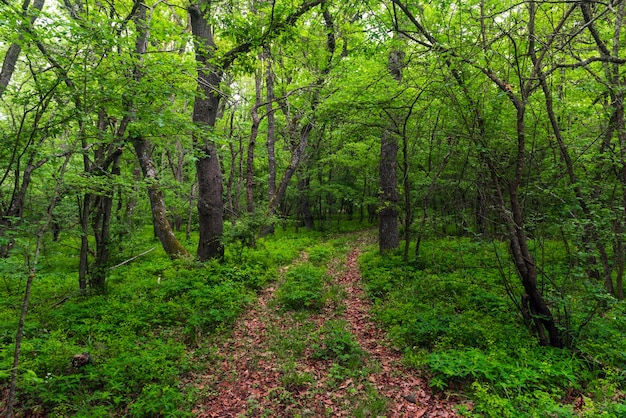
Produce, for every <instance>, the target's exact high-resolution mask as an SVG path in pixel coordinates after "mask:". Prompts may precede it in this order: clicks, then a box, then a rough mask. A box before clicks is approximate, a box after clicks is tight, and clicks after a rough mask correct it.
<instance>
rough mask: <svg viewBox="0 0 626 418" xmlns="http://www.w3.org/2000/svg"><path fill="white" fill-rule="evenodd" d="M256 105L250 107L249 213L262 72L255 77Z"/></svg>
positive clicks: (247, 185) (247, 177)
mask: <svg viewBox="0 0 626 418" xmlns="http://www.w3.org/2000/svg"><path fill="white" fill-rule="evenodd" d="M254 92H255V94H254V105H253V106H252V109H250V116H251V117H252V128H251V130H250V141H249V142H248V159H247V160H246V202H247V209H248V213H254V148H255V146H256V139H257V137H258V135H259V124H260V123H261V118H260V117H259V108H260V107H261V74H259V73H257V74H256V75H255V77H254Z"/></svg>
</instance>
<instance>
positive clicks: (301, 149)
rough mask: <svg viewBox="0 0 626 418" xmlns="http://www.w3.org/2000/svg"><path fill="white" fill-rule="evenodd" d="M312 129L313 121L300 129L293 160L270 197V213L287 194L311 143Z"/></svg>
mask: <svg viewBox="0 0 626 418" xmlns="http://www.w3.org/2000/svg"><path fill="white" fill-rule="evenodd" d="M312 130H313V124H312V123H307V124H306V125H304V126H303V127H302V129H301V130H300V135H299V141H298V142H297V144H296V146H295V147H294V148H293V149H292V152H291V162H290V163H289V166H288V167H287V169H286V170H285V172H284V173H283V176H282V178H281V180H280V184H279V185H278V189H277V190H276V193H275V194H274V195H273V196H272V197H271V198H270V201H269V203H268V208H267V212H268V213H275V212H276V209H277V208H278V205H279V204H280V202H281V200H282V199H283V197H284V196H285V193H286V192H287V186H288V185H289V182H290V181H291V178H292V177H293V175H294V173H295V172H296V170H297V169H298V167H299V166H300V162H301V161H302V159H303V158H304V154H305V151H306V147H307V144H308V143H309V135H310V134H311V131H312Z"/></svg>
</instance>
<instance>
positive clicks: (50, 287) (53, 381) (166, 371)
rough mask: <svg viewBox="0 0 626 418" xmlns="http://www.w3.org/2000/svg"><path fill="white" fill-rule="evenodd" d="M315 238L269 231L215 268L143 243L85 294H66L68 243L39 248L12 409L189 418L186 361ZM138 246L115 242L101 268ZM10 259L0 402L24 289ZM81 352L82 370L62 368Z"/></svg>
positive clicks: (1, 303)
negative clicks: (99, 287)
mask: <svg viewBox="0 0 626 418" xmlns="http://www.w3.org/2000/svg"><path fill="white" fill-rule="evenodd" d="M143 239H144V240H145V239H146V237H145V236H143ZM319 239H320V237H319V236H315V234H309V235H306V234H298V235H296V234H294V233H292V232H291V233H290V232H284V231H282V230H277V232H276V235H275V236H272V237H268V238H265V239H258V240H256V242H255V247H254V248H251V247H247V246H246V247H244V248H237V247H234V249H233V251H232V252H231V251H230V250H228V251H227V254H226V259H225V261H224V262H207V263H203V264H201V263H198V262H195V261H192V260H178V261H172V260H170V259H169V258H167V257H166V256H165V254H164V253H163V252H162V250H161V249H160V247H158V242H152V245H154V246H155V247H157V249H156V250H155V251H153V252H150V253H148V254H146V255H144V256H142V257H139V258H137V259H136V260H133V261H132V262H130V263H128V264H125V265H123V266H120V267H117V268H115V269H113V270H111V271H110V273H109V275H108V278H107V292H106V294H103V295H96V294H94V295H87V296H80V294H79V293H78V292H77V275H76V268H77V263H78V258H77V257H75V256H73V255H67V254H71V252H72V251H74V250H69V249H70V248H76V247H75V245H76V241H72V239H70V238H68V239H67V240H65V241H63V242H59V243H48V244H47V247H46V252H45V253H44V257H43V258H42V262H41V265H40V268H39V271H38V272H37V275H36V277H35V280H34V283H33V293H32V297H31V304H30V310H29V313H28V317H27V320H26V326H25V334H24V341H23V343H22V350H21V357H20V366H19V379H18V390H17V394H18V398H17V403H16V410H17V411H18V413H19V414H20V415H28V414H35V415H47V416H50V417H67V416H80V417H103V416H130V417H159V416H164V417H165V416H167V417H175V416H192V414H191V412H189V411H192V409H193V403H194V399H195V397H196V393H195V392H194V391H195V389H193V385H190V384H188V383H185V382H187V376H190V375H191V374H192V372H193V371H194V370H197V369H201V368H203V367H204V366H205V365H203V364H202V363H201V362H198V359H197V358H195V357H191V354H190V353H192V352H193V351H194V350H197V349H199V348H201V347H202V345H203V344H206V341H208V340H210V339H211V338H215V336H218V335H221V334H224V335H226V332H227V331H228V330H229V328H230V326H231V325H232V324H233V322H234V321H235V319H236V318H237V317H238V316H239V315H240V314H241V313H242V312H243V310H244V309H246V307H247V306H248V305H249V304H250V303H252V302H253V301H254V300H255V295H256V292H257V291H258V290H259V289H261V288H263V287H264V286H266V285H267V284H268V282H270V281H273V280H274V279H275V278H276V275H277V272H278V268H279V267H280V266H282V265H285V264H287V263H288V262H290V261H291V260H293V259H295V258H296V257H297V256H298V255H299V254H300V252H301V251H302V250H304V249H305V248H311V247H314V246H315V245H316V243H317V242H318V241H319ZM148 241H149V238H148ZM145 247H146V244H145V242H144V244H143V247H142V246H141V245H140V244H139V239H137V240H136V241H134V242H130V241H129V242H126V243H125V245H124V246H123V247H121V248H124V249H123V250H122V251H120V252H118V253H116V254H115V255H114V258H115V259H114V260H113V262H112V264H116V263H119V262H121V261H124V260H127V259H129V258H130V257H132V256H133V255H136V254H137V253H140V252H142V251H144V250H145V249H146V248H145ZM20 251H21V250H19V249H18V251H16V252H15V254H14V257H11V258H8V259H3V260H0V269H1V270H2V273H3V275H2V282H0V393H4V392H3V391H4V390H5V389H6V388H7V387H8V383H9V377H10V372H9V371H10V368H11V364H12V358H13V352H14V347H15V331H16V329H17V322H18V317H19V310H20V307H21V297H22V288H23V286H24V284H25V280H26V276H25V273H24V267H23V266H24V256H23V254H20ZM24 252H26V249H24ZM4 273H7V274H4ZM8 273H10V274H8ZM83 352H87V353H89V354H90V356H91V361H90V363H89V364H87V365H85V366H82V367H72V364H71V360H72V358H73V356H74V355H76V354H79V353H83ZM2 407H3V403H2V401H0V410H1V409H2Z"/></svg>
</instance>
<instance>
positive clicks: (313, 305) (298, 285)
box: [276, 263, 324, 310]
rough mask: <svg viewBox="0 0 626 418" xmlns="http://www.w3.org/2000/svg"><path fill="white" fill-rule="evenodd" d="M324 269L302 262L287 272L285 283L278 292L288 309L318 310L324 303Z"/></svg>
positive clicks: (278, 299) (282, 302)
mask: <svg viewBox="0 0 626 418" xmlns="http://www.w3.org/2000/svg"><path fill="white" fill-rule="evenodd" d="M323 290H324V271H323V270H322V269H320V268H318V267H314V266H313V265H311V264H306V263H305V264H300V265H297V266H295V267H293V268H292V269H291V270H289V271H288V272H287V277H286V279H285V283H284V284H283V285H282V286H281V287H280V288H279V289H278V291H277V292H276V296H277V301H278V303H280V304H281V305H282V306H283V307H285V308H286V309H291V310H318V309H320V308H321V307H322V306H323V304H324V297H323Z"/></svg>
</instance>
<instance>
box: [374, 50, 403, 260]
mask: <svg viewBox="0 0 626 418" xmlns="http://www.w3.org/2000/svg"><path fill="white" fill-rule="evenodd" d="M403 66H404V53H403V52H402V51H399V50H392V51H391V52H390V53H389V65H388V70H389V72H390V73H391V75H392V76H393V78H394V79H395V80H396V81H397V82H398V83H399V82H401V81H402V68H403ZM378 175H379V181H380V207H379V209H378V246H379V250H380V253H381V254H382V253H385V252H388V251H391V250H395V249H396V248H398V247H399V246H400V235H399V231H398V199H399V197H398V135H397V132H396V123H395V121H394V120H393V115H392V121H391V122H390V125H389V126H388V127H387V128H386V129H385V130H384V131H383V134H382V137H381V140H380V163H379V172H378ZM407 192H408V191H407Z"/></svg>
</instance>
